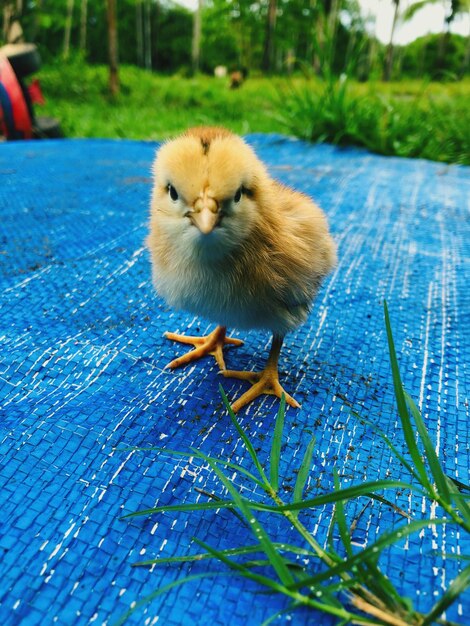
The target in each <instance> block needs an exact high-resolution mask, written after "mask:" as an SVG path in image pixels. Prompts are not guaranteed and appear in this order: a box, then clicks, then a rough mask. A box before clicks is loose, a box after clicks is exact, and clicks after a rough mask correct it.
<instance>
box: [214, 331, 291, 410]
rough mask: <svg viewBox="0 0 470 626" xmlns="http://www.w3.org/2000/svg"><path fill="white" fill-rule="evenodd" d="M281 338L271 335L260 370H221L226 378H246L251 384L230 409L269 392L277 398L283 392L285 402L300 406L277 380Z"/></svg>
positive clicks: (235, 408) (238, 408) (240, 406)
mask: <svg viewBox="0 0 470 626" xmlns="http://www.w3.org/2000/svg"><path fill="white" fill-rule="evenodd" d="M283 340H284V338H283V337H281V336H279V335H273V341H272V344H271V350H270V352H269V357H268V361H267V363H266V367H265V368H264V370H263V371H262V372H237V371H233V370H225V371H223V372H222V374H223V375H224V376H225V377H226V378H238V379H240V380H247V381H249V382H250V383H251V384H252V387H251V389H248V391H247V392H245V393H244V394H243V395H242V396H241V397H240V398H238V400H236V402H234V403H233V404H232V410H233V411H234V412H235V413H236V412H237V411H239V410H240V409H241V408H242V407H244V406H246V405H247V404H249V403H250V402H252V401H253V400H254V399H255V398H257V397H258V396H261V395H263V394H271V395H274V396H277V397H278V398H280V397H281V396H282V394H284V395H285V398H286V402H287V404H289V405H290V406H293V407H295V408H300V404H299V403H298V402H297V400H295V399H294V398H293V397H292V396H290V395H289V394H288V393H286V392H285V391H284V389H283V387H282V385H281V383H280V382H279V371H278V362H279V353H280V351H281V347H282V342H283Z"/></svg>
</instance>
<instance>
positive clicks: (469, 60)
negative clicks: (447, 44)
mask: <svg viewBox="0 0 470 626" xmlns="http://www.w3.org/2000/svg"><path fill="white" fill-rule="evenodd" d="M469 65H470V33H469V34H468V37H467V47H466V49H465V56H464V58H463V61H462V67H461V69H460V78H463V77H464V76H465V72H466V71H467V69H468V67H469Z"/></svg>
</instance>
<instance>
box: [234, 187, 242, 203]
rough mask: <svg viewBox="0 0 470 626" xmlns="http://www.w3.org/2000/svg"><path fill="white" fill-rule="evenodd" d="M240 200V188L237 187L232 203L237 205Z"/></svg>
mask: <svg viewBox="0 0 470 626" xmlns="http://www.w3.org/2000/svg"><path fill="white" fill-rule="evenodd" d="M241 199H242V188H241V187H239V188H238V189H237V193H236V194H235V195H234V196H233V201H234V202H236V203H237V202H240V200H241Z"/></svg>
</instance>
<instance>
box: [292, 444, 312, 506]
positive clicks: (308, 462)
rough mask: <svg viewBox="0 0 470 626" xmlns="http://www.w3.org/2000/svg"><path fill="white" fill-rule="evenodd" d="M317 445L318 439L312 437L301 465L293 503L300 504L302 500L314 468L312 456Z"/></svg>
mask: <svg viewBox="0 0 470 626" xmlns="http://www.w3.org/2000/svg"><path fill="white" fill-rule="evenodd" d="M315 443H316V438H315V437H312V438H311V439H310V441H309V443H308V446H307V449H306V450H305V454H304V458H303V459H302V463H301V464H300V467H299V471H298V473H297V479H296V481H295V485H294V497H293V499H292V501H293V502H300V501H301V500H302V496H303V492H304V489H305V484H306V482H307V478H308V475H309V473H310V469H311V467H312V455H313V449H314V447H315Z"/></svg>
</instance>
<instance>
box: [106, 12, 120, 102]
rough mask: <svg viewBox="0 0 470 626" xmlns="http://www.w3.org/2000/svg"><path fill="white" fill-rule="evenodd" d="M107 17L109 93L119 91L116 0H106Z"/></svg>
mask: <svg viewBox="0 0 470 626" xmlns="http://www.w3.org/2000/svg"><path fill="white" fill-rule="evenodd" d="M107 18H108V58H109V91H110V93H111V95H112V96H113V97H114V96H117V95H118V93H119V62H118V34H117V18H116V0H107Z"/></svg>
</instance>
